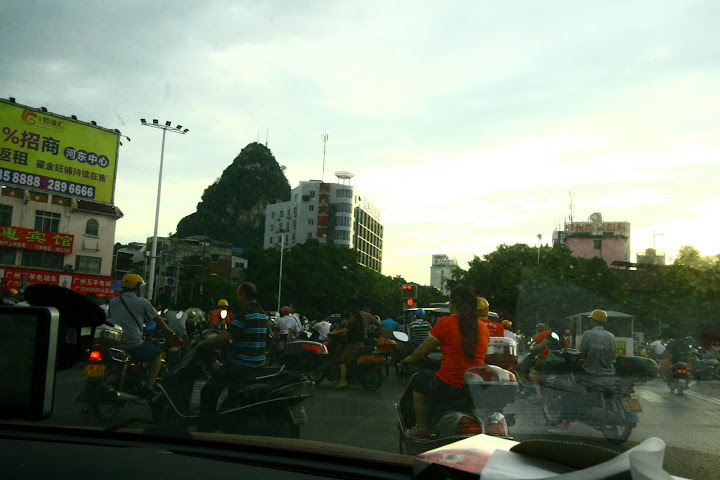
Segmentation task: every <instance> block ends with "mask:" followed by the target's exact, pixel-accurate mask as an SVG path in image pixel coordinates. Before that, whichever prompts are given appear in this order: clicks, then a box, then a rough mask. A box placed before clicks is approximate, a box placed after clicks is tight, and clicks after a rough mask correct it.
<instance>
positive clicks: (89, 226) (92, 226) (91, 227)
mask: <svg viewBox="0 0 720 480" xmlns="http://www.w3.org/2000/svg"><path fill="white" fill-rule="evenodd" d="M99 231H100V223H98V221H97V220H95V219H93V218H91V219H90V220H88V221H87V223H85V235H90V236H92V237H97V236H98V233H99Z"/></svg>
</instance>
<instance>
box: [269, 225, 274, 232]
mask: <svg viewBox="0 0 720 480" xmlns="http://www.w3.org/2000/svg"><path fill="white" fill-rule="evenodd" d="M273 227H274V225H273V224H272V223H271V224H270V231H271V232H272V231H273Z"/></svg>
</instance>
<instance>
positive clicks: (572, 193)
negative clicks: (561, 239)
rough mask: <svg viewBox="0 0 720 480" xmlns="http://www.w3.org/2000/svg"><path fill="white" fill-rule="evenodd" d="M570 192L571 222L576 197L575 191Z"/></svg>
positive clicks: (571, 221) (571, 220)
mask: <svg viewBox="0 0 720 480" xmlns="http://www.w3.org/2000/svg"><path fill="white" fill-rule="evenodd" d="M568 193H569V194H570V223H573V199H574V198H575V192H573V191H572V190H570V191H569V192H568Z"/></svg>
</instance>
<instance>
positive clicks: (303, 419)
mask: <svg viewBox="0 0 720 480" xmlns="http://www.w3.org/2000/svg"><path fill="white" fill-rule="evenodd" d="M290 418H292V421H293V423H294V424H295V425H304V424H306V423H307V421H308V418H307V413H305V407H303V406H302V405H295V406H294V407H290Z"/></svg>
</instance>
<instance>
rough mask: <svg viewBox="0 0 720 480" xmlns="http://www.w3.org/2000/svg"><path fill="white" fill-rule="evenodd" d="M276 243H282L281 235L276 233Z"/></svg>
mask: <svg viewBox="0 0 720 480" xmlns="http://www.w3.org/2000/svg"><path fill="white" fill-rule="evenodd" d="M278 243H282V235H278Z"/></svg>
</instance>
